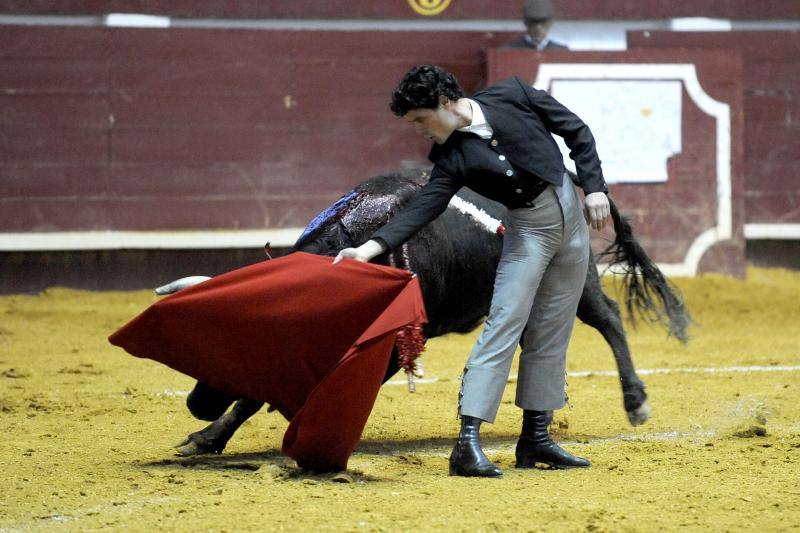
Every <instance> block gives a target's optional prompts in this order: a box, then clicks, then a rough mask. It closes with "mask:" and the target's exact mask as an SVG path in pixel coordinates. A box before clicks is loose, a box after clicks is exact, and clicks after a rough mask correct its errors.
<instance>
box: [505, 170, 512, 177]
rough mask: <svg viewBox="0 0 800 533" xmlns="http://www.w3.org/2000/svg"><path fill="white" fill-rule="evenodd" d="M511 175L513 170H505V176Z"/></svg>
mask: <svg viewBox="0 0 800 533" xmlns="http://www.w3.org/2000/svg"><path fill="white" fill-rule="evenodd" d="M513 175H514V171H513V170H511V169H509V170H506V176H513Z"/></svg>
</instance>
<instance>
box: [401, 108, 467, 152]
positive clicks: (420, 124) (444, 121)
mask: <svg viewBox="0 0 800 533" xmlns="http://www.w3.org/2000/svg"><path fill="white" fill-rule="evenodd" d="M403 118H404V119H405V120H406V121H407V122H409V123H410V124H413V126H414V129H415V130H417V133H419V134H420V135H422V136H423V137H426V138H428V139H431V140H432V141H433V142H435V143H436V144H443V143H444V142H445V141H446V140H447V138H448V137H450V134H451V133H453V131H455V130H456V129H457V128H458V124H459V122H458V117H457V116H456V114H455V113H454V112H453V107H452V102H447V103H445V104H439V107H437V108H436V109H427V108H419V109H412V110H410V111H409V112H408V113H406V114H405V115H404V116H403Z"/></svg>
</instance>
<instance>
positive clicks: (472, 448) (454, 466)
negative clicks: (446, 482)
mask: <svg viewBox="0 0 800 533" xmlns="http://www.w3.org/2000/svg"><path fill="white" fill-rule="evenodd" d="M480 430H481V419H480V418H475V417H472V416H462V417H461V432H460V433H459V434H458V440H457V441H456V445H455V447H453V453H451V454H450V475H451V476H467V477H502V476H503V471H502V470H500V469H499V468H497V466H495V464H494V463H492V462H491V461H490V460H489V459H487V458H486V456H485V455H484V454H483V450H481V443H480V440H479V433H480Z"/></svg>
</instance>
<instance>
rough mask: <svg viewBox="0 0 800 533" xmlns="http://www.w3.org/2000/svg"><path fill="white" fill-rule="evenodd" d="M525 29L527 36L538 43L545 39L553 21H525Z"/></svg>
mask: <svg viewBox="0 0 800 533" xmlns="http://www.w3.org/2000/svg"><path fill="white" fill-rule="evenodd" d="M525 27H526V28H527V29H528V35H530V36H531V39H533V40H534V42H536V43H540V42H542V41H544V40H545V39H546V38H547V34H548V33H550V28H552V27H553V19H525Z"/></svg>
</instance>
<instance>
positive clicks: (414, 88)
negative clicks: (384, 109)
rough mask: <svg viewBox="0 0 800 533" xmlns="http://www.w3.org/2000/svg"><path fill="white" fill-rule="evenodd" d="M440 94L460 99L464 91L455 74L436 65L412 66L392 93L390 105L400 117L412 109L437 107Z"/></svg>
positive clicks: (452, 98)
mask: <svg viewBox="0 0 800 533" xmlns="http://www.w3.org/2000/svg"><path fill="white" fill-rule="evenodd" d="M439 96H444V97H445V98H447V99H448V100H458V99H459V98H461V97H462V96H464V91H463V90H461V86H460V85H459V84H458V82H457V81H456V78H455V76H453V75H452V74H450V73H449V72H447V71H446V70H444V69H443V68H441V67H437V66H436V65H417V66H416V67H414V68H412V69H411V70H409V71H408V72H406V75H405V76H403V79H402V80H400V83H399V84H398V85H397V89H395V90H394V94H392V101H391V102H390V103H389V107H390V108H391V110H392V112H393V113H394V114H395V115H397V116H398V117H402V116H405V114H406V113H408V112H409V111H411V110H412V109H420V108H425V109H436V108H437V107H438V106H439Z"/></svg>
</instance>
